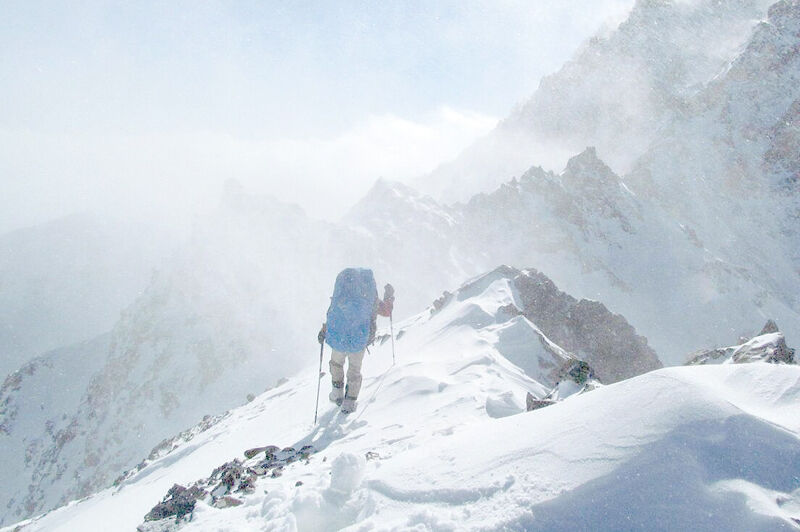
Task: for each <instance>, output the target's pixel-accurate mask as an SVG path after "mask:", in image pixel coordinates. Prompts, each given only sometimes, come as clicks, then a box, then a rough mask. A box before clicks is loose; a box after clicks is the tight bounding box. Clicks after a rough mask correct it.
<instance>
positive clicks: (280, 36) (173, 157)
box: [0, 0, 633, 232]
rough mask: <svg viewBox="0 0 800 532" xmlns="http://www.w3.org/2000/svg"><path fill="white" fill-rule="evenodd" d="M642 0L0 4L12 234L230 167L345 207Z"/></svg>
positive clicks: (459, 133)
mask: <svg viewBox="0 0 800 532" xmlns="http://www.w3.org/2000/svg"><path fill="white" fill-rule="evenodd" d="M632 4H633V0H529V1H522V0H518V1H514V0H492V1H485V2H477V1H476V2H463V1H461V0H453V1H442V2H430V1H419V2H414V1H408V2H371V1H360V2H359V1H342V2H305V1H280V2H278V1H274V2H273V1H264V0H258V1H256V0H253V1H239V2H227V1H226V2H214V1H207V2H196V1H193V0H192V1H188V0H187V1H172V2H155V1H153V2H150V1H137V2H90V1H80V0H78V1H73V2H52V1H35V0H20V1H7V0H0V101H2V102H3V103H2V105H0V187H1V190H2V193H1V194H0V232H2V231H6V230H9V229H12V228H15V227H20V226H24V225H29V224H33V223H38V222H40V221H44V220H47V219H50V218H54V217H57V216H60V215H62V214H66V213H69V212H73V211H76V210H101V211H105V212H114V213H120V214H123V215H134V216H159V217H160V216H164V215H165V214H173V215H175V216H177V217H182V216H185V215H186V214H187V213H189V212H191V211H193V210H195V209H197V208H207V207H208V206H209V205H213V204H214V201H215V200H216V196H217V195H218V193H219V190H220V189H221V184H222V183H223V182H224V181H225V180H226V179H228V178H237V179H239V180H240V181H241V182H242V183H243V184H244V186H245V188H247V189H249V190H253V191H257V192H265V191H269V192H272V193H273V194H275V195H276V196H278V197H279V198H282V199H286V200H289V201H294V202H297V203H299V204H301V205H302V206H303V207H304V208H305V209H306V210H307V211H308V212H309V213H310V214H313V215H316V216H319V217H329V218H330V217H336V216H338V215H340V214H342V213H343V212H344V211H345V210H346V208H347V207H348V206H349V205H351V204H352V203H354V202H355V201H357V200H358V198H359V197H360V196H361V195H363V194H364V192H365V191H366V189H367V188H368V187H369V186H370V184H371V183H372V182H373V181H374V180H375V179H376V178H378V177H381V176H383V177H387V178H390V179H400V180H406V179H410V178H413V177H415V176H417V175H420V174H423V173H425V172H427V171H429V170H431V169H433V168H434V167H435V166H436V165H437V164H438V163H440V162H444V161H446V160H448V159H451V158H453V157H455V156H456V155H457V154H458V152H459V151H460V150H461V149H462V148H463V147H465V146H466V145H468V144H469V143H470V142H471V141H472V140H473V139H475V138H476V137H477V136H479V135H482V134H484V133H486V132H488V131H489V130H490V129H491V128H492V127H493V126H494V124H495V123H496V122H497V120H498V119H500V118H502V117H503V116H505V115H506V114H507V113H508V111H509V110H510V109H511V108H512V107H513V106H514V105H515V104H516V103H518V102H520V101H521V100H523V99H525V98H526V97H527V96H529V95H530V94H531V93H532V92H533V91H534V90H535V88H536V86H537V84H538V81H539V79H540V78H541V76H542V75H545V74H547V73H550V72H552V71H554V70H556V69H558V67H559V66H560V65H561V64H562V63H563V62H564V61H565V60H566V59H568V58H569V56H570V55H571V54H572V52H573V51H574V50H575V48H576V47H577V46H579V45H580V43H581V42H582V41H583V40H584V39H586V38H587V37H588V36H590V35H591V34H593V33H595V32H597V31H598V30H600V29H601V28H603V27H604V26H609V25H614V24H616V23H618V22H619V21H620V20H621V19H622V18H623V17H624V15H625V13H626V12H627V11H628V10H629V9H630V7H631V5H632Z"/></svg>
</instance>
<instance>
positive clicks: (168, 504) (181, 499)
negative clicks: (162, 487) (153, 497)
mask: <svg viewBox="0 0 800 532" xmlns="http://www.w3.org/2000/svg"><path fill="white" fill-rule="evenodd" d="M205 496H206V493H205V491H203V490H202V489H200V488H198V487H197V486H192V487H191V488H185V487H183V486H181V485H180V484H175V485H174V486H172V487H171V488H170V489H169V491H168V492H167V495H166V496H165V497H164V499H162V501H161V502H160V503H158V504H156V505H155V506H154V507H153V509H152V510H150V512H148V513H147V515H145V516H144V520H145V521H159V520H161V519H166V518H167V517H172V516H175V518H176V519H181V518H182V517H183V516H185V515H187V514H190V513H192V511H193V510H194V506H195V504H196V502H197V500H198V499H202V498H203V497H205Z"/></svg>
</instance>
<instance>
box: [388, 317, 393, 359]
mask: <svg viewBox="0 0 800 532" xmlns="http://www.w3.org/2000/svg"><path fill="white" fill-rule="evenodd" d="M389 334H390V336H391V337H392V366H394V323H392V314H391V313H389Z"/></svg>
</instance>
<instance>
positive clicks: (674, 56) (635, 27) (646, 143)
mask: <svg viewBox="0 0 800 532" xmlns="http://www.w3.org/2000/svg"><path fill="white" fill-rule="evenodd" d="M771 3H772V1H769V0H730V1H725V2H719V1H716V0H697V1H692V2H684V1H680V0H638V1H637V2H636V4H635V5H634V7H633V9H632V11H631V13H630V15H629V16H628V18H627V19H626V20H625V21H624V22H623V23H622V24H620V26H619V27H618V28H617V29H616V30H615V31H613V32H611V33H610V34H608V35H606V36H597V37H594V38H592V39H591V40H589V41H588V42H587V43H586V44H585V45H584V46H583V47H582V49H580V50H579V51H578V52H577V53H576V54H575V56H574V57H573V58H572V59H571V60H570V61H569V62H567V63H566V64H565V65H564V66H563V67H562V68H561V69H560V70H559V71H558V72H556V73H554V74H552V75H550V76H547V77H545V78H543V79H542V81H541V83H540V84H539V87H538V89H537V90H536V92H535V93H534V94H533V95H532V96H531V98H530V99H528V100H527V101H525V102H524V103H523V104H522V105H520V106H518V107H517V108H516V109H515V110H514V111H513V112H512V113H511V114H510V116H508V117H507V118H506V119H505V120H503V121H502V122H501V123H500V124H499V125H498V127H497V128H496V129H495V130H494V131H493V132H491V133H490V134H489V135H488V136H487V137H485V138H483V139H481V140H478V141H477V142H476V143H475V144H474V145H473V146H472V147H470V148H468V149H466V150H465V151H464V152H463V153H462V154H461V155H460V156H459V157H458V158H456V159H455V160H454V161H452V162H449V163H446V164H443V165H442V166H441V167H440V168H438V169H437V170H435V171H434V172H433V173H432V174H431V175H429V176H425V177H424V178H423V179H420V181H419V187H420V188H421V189H422V190H424V191H426V192H428V193H431V194H433V195H434V196H435V197H437V198H439V199H441V200H443V201H445V202H448V203H449V202H452V201H466V200H467V199H469V198H470V197H471V196H472V195H474V194H476V193H478V192H489V191H491V190H493V189H494V188H496V187H497V186H499V185H500V184H501V183H503V182H506V181H508V180H509V179H511V178H512V177H515V176H518V175H520V174H522V173H523V172H525V171H526V170H527V169H528V168H530V167H531V166H533V165H537V164H538V165H545V166H546V167H548V168H549V169H553V170H555V169H559V168H561V167H562V166H563V165H564V164H565V163H566V161H567V159H568V158H569V157H571V156H572V155H574V154H575V153H577V152H579V151H581V150H583V149H584V148H585V147H586V146H596V147H597V149H598V151H599V152H600V153H602V154H603V157H604V158H605V159H606V160H607V161H608V162H609V164H610V165H611V167H612V168H614V169H615V170H617V171H618V172H622V173H627V172H628V171H629V170H630V169H631V168H632V167H633V165H634V163H635V162H636V161H637V159H638V158H639V157H640V156H642V155H643V154H644V153H645V152H646V151H647V150H648V149H649V147H650V145H651V144H652V143H653V142H657V141H658V139H659V138H660V136H661V133H660V130H661V129H662V128H663V127H664V125H665V124H668V123H669V122H670V121H671V120H673V119H674V118H675V117H679V116H682V115H683V114H685V113H686V112H687V111H688V110H689V107H690V105H691V104H690V102H691V101H692V99H693V98H695V97H696V95H697V93H698V92H700V91H702V90H703V88H704V86H706V85H707V84H708V83H709V82H710V81H711V80H713V79H714V78H715V77H716V76H718V75H719V73H720V72H721V71H723V70H725V69H726V68H727V66H728V64H729V63H730V62H731V61H733V60H734V59H735V58H736V57H737V55H738V54H739V53H740V52H741V51H742V49H743V48H744V47H745V46H746V45H747V42H748V40H749V39H750V37H751V35H752V34H753V30H754V28H755V27H756V26H757V25H758V23H759V21H760V20H762V19H764V18H765V17H766V14H767V8H768V6H769V5H770V4H771Z"/></svg>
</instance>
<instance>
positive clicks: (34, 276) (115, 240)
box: [0, 214, 172, 379]
mask: <svg viewBox="0 0 800 532" xmlns="http://www.w3.org/2000/svg"><path fill="white" fill-rule="evenodd" d="M171 243H172V239H171V238H170V237H169V236H168V235H164V234H159V233H158V232H157V231H156V229H155V228H153V227H145V226H141V225H135V224H127V223H120V222H114V221H110V220H107V219H101V218H99V217H96V216H92V215H89V214H84V215H73V216H68V217H65V218H59V219H57V220H53V221H51V222H48V223H46V224H43V225H40V226H37V227H31V228H27V229H19V230H16V231H13V232H10V233H6V234H4V235H0V379H1V378H4V377H5V376H6V375H7V374H8V373H10V372H12V371H14V370H16V369H17V368H19V366H21V365H22V364H24V363H25V362H27V361H28V360H30V359H31V358H33V357H34V356H36V355H40V354H42V353H44V352H45V351H49V350H52V349H55V348H58V347H62V346H66V345H70V344H73V343H75V342H79V341H83V340H88V339H91V338H94V337H95V336H97V335H99V334H102V333H105V332H107V331H108V330H109V329H110V328H111V327H112V325H113V324H114V322H115V321H116V320H117V319H118V318H119V315H120V311H121V310H122V309H123V308H124V307H125V306H126V305H128V304H130V302H131V301H133V299H134V298H136V296H137V295H138V294H140V293H141V292H142V290H144V288H145V286H147V282H148V280H149V278H150V275H151V274H152V271H153V269H154V268H156V267H157V266H158V264H159V261H160V260H161V258H162V257H163V256H164V255H166V254H167V252H168V251H167V250H168V248H169V246H170V245H171Z"/></svg>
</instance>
